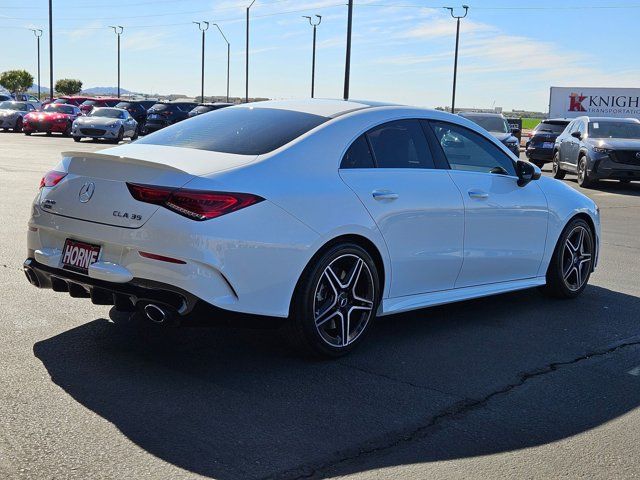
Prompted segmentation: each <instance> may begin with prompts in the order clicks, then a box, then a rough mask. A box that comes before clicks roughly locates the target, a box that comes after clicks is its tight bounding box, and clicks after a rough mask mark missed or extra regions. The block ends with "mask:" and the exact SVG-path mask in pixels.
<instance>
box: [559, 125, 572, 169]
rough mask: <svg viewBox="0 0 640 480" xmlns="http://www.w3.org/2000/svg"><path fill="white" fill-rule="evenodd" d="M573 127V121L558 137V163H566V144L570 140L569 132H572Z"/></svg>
mask: <svg viewBox="0 0 640 480" xmlns="http://www.w3.org/2000/svg"><path fill="white" fill-rule="evenodd" d="M575 126H576V121H575V120H573V121H572V122H571V123H569V125H567V128H565V129H564V132H562V134H561V135H560V136H559V137H558V153H559V157H560V163H566V161H567V160H566V157H567V151H568V148H567V142H568V140H569V139H570V138H571V132H572V131H573V129H574V128H575Z"/></svg>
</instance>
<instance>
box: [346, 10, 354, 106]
mask: <svg viewBox="0 0 640 480" xmlns="http://www.w3.org/2000/svg"><path fill="white" fill-rule="evenodd" d="M352 25H353V0H349V8H348V10H347V54H346V59H345V65H344V99H345V100H348V99H349V75H350V73H351V27H352Z"/></svg>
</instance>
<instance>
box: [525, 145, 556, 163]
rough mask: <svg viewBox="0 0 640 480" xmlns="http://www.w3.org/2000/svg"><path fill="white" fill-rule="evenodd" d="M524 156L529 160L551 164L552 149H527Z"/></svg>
mask: <svg viewBox="0 0 640 480" xmlns="http://www.w3.org/2000/svg"><path fill="white" fill-rule="evenodd" d="M525 154H526V155H527V158H528V159H530V160H540V161H543V162H551V161H552V160H553V148H538V147H527V149H526V151H525Z"/></svg>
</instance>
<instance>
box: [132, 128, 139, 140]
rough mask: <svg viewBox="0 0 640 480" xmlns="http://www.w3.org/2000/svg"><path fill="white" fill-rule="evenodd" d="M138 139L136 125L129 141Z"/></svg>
mask: <svg viewBox="0 0 640 480" xmlns="http://www.w3.org/2000/svg"><path fill="white" fill-rule="evenodd" d="M137 139H138V127H136V131H135V132H133V136H132V137H131V141H132V142H135V141H136V140H137Z"/></svg>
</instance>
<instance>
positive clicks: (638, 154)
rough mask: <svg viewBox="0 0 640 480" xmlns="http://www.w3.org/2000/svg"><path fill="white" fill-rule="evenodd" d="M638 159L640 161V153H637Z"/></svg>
mask: <svg viewBox="0 0 640 480" xmlns="http://www.w3.org/2000/svg"><path fill="white" fill-rule="evenodd" d="M636 158H637V159H639V160H640V152H636Z"/></svg>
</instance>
